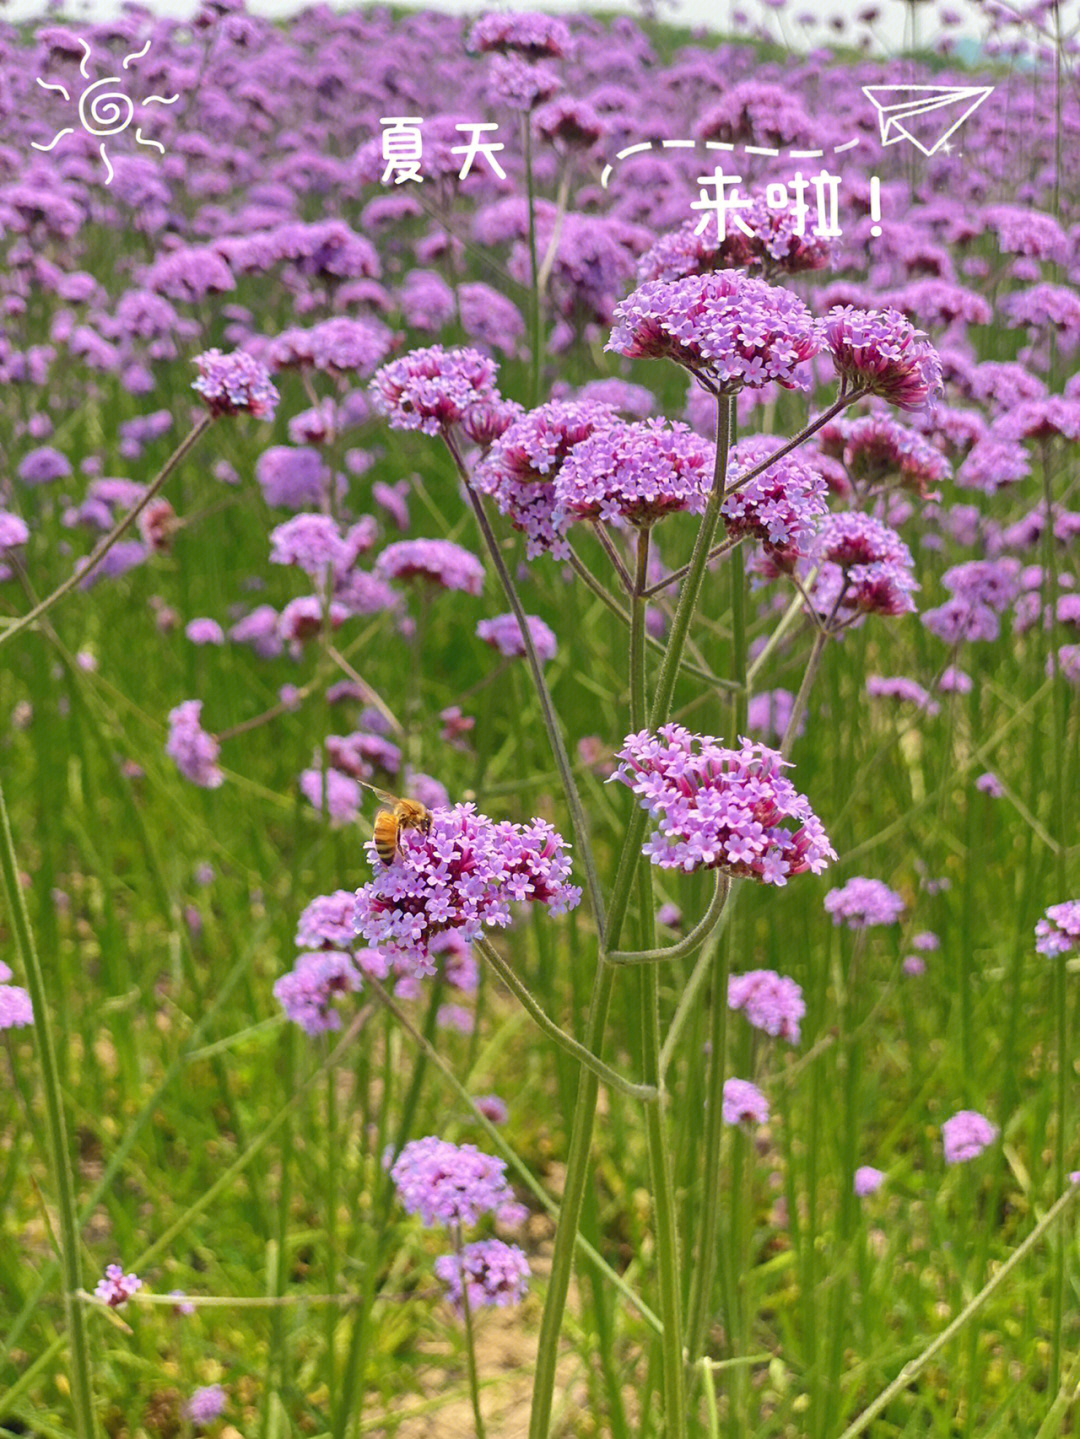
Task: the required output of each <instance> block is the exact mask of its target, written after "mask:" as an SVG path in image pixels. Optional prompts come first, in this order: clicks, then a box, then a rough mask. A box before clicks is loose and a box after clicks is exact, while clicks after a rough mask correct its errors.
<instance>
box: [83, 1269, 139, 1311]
mask: <svg viewBox="0 0 1080 1439" xmlns="http://www.w3.org/2000/svg"><path fill="white" fill-rule="evenodd" d="M141 1288H142V1280H141V1279H139V1278H138V1277H137V1276H136V1275H134V1274H125V1273H124V1270H123V1266H122V1265H120V1264H108V1265H106V1266H105V1275H104V1277H103V1278H102V1279H99V1280H98V1282H97V1284H96V1286H95V1287H94V1297H95V1298H96V1299H100V1300H101V1301H102V1302H103V1303H104V1304H107V1305H108V1306H109V1308H110V1309H119V1308H120V1307H121V1306H122V1305H124V1304H126V1303H127V1302H128V1300H129V1299H130V1298H131V1297H132V1295H133V1294H136V1293H137V1292H138V1291H139V1290H140V1289H141Z"/></svg>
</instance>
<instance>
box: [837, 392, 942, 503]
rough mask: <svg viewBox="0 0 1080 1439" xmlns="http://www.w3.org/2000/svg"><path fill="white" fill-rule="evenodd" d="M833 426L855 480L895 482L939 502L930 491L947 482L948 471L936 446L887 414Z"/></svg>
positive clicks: (862, 416)
mask: <svg viewBox="0 0 1080 1439" xmlns="http://www.w3.org/2000/svg"><path fill="white" fill-rule="evenodd" d="M834 423H835V425H836V427H837V431H838V433H839V435H840V436H841V437H842V443H843V452H842V453H843V461H844V465H845V466H846V468H847V471H848V473H849V474H850V475H851V477H852V478H853V479H854V480H857V481H861V482H863V483H866V484H869V485H878V484H881V483H882V482H883V481H885V480H895V481H897V482H898V483H899V484H900V485H901V486H902V487H903V488H904V489H906V490H912V491H914V492H915V493H916V494H917V495H919V496H920V498H922V499H928V498H935V499H936V498H938V496H937V495H936V494H932V493H931V487H932V486H935V485H940V484H941V483H942V482H943V481H945V480H947V479H948V478H949V476H950V474H951V468H950V465H949V462H948V460H947V459H946V458H945V456H944V455H943V454H942V453H941V451H940V450H939V449H938V448H937V446H936V445H933V444H931V443H930V441H929V440H928V439H926V437H925V436H923V435H921V434H919V432H918V431H917V430H912V429H910V428H908V426H907V425H901V424H900V423H899V421H897V420H895V419H894V418H893V417H892V415H890V414H888V413H886V412H877V413H875V414H872V415H861V416H860V417H859V418H858V419H857V420H850V421H846V420H839V421H835V422H834ZM826 428H827V429H828V427H826ZM823 434H824V432H823Z"/></svg>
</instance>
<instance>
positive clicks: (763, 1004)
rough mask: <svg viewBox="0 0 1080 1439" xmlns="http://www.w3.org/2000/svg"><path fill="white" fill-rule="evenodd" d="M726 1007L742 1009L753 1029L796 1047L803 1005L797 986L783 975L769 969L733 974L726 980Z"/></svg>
mask: <svg viewBox="0 0 1080 1439" xmlns="http://www.w3.org/2000/svg"><path fill="white" fill-rule="evenodd" d="M728 1007H729V1008H730V1009H741V1010H743V1012H744V1013H745V1014H746V1017H747V1019H748V1020H749V1021H750V1023H751V1024H752V1025H753V1026H754V1028H755V1029H761V1030H764V1031H765V1033H766V1034H771V1035H773V1036H775V1037H778V1038H780V1039H786V1040H787V1041H788V1042H789V1043H790V1044H798V1042H799V1034H800V1031H799V1026H800V1023H801V1022H802V1020H803V1019H804V1018H805V1016H806V1003H805V1001H804V1000H803V992H802V988H801V986H800V985H798V984H796V983H795V981H794V980H793V979H789V978H788V977H787V975H784V974H777V973H776V971H775V970H772V969H751V970H748V971H747V972H746V974H733V975H732V976H731V978H730V979H729V980H728Z"/></svg>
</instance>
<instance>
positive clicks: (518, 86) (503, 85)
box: [487, 54, 563, 111]
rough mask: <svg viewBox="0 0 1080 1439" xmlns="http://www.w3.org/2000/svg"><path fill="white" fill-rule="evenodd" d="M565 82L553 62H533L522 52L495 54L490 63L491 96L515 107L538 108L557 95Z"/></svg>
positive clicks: (490, 98)
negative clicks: (516, 53) (520, 53)
mask: <svg viewBox="0 0 1080 1439" xmlns="http://www.w3.org/2000/svg"><path fill="white" fill-rule="evenodd" d="M562 85H563V82H562V80H561V79H560V78H559V76H558V75H557V74H556V73H555V71H554V70H553V69H552V68H551V66H550V65H543V64H540V65H536V64H530V63H529V61H527V60H523V59H522V58H521V56H520V55H514V54H506V55H493V56H492V58H491V63H490V65H489V66H488V73H487V95H488V99H489V100H490V101H491V102H492V103H493V104H494V105H506V106H508V107H509V108H510V109H512V110H525V111H529V110H535V109H536V107H537V106H538V105H542V104H543V103H544V101H545V100H550V99H551V98H552V96H554V95H557V94H558V93H559V91H560V90H561V89H562Z"/></svg>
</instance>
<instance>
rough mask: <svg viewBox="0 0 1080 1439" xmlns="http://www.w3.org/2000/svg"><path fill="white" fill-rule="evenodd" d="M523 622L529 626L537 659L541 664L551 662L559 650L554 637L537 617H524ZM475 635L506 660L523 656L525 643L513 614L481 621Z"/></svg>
mask: <svg viewBox="0 0 1080 1439" xmlns="http://www.w3.org/2000/svg"><path fill="white" fill-rule="evenodd" d="M525 622H526V624H527V625H528V626H529V635H530V637H531V638H532V642H533V648H534V649H535V651H536V655H537V658H538V659H539V660H540V661H541V663H546V661H548V660H553V659H554V658H555V655H556V652H557V651H558V648H559V642H558V640H556V638H555V635H554V634H553V633H552V631H551V630H550V629H549V628H548V626H547V625H546V624H545V623H544V621H543V620H542V619H540V618H539V617H538V616H537V615H526V616H525ZM476 634H477V637H478V638H479V639H482V640H483V641H484V643H485V644H489V645H491V647H492V648H493V649H496V650H498V651H499V653H500V654H501V655H505V656H506V657H507V658H520V657H521V656H522V655H524V654H525V641H524V639H523V637H522V634H521V627H520V625H519V624H518V621H517V616H516V615H514V614H508V615H496V616H495V618H494V619H490V620H481V621H480V623H479V624H478V625H477V626H476Z"/></svg>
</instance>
